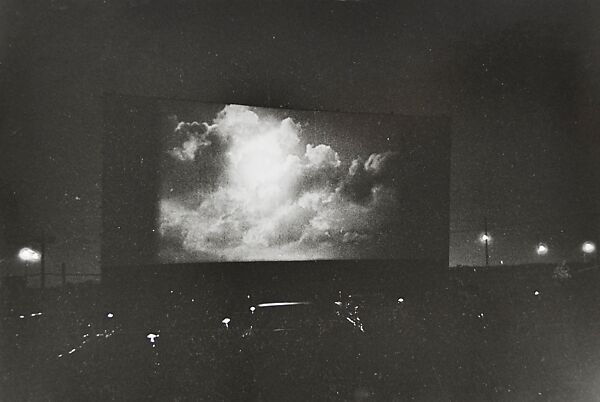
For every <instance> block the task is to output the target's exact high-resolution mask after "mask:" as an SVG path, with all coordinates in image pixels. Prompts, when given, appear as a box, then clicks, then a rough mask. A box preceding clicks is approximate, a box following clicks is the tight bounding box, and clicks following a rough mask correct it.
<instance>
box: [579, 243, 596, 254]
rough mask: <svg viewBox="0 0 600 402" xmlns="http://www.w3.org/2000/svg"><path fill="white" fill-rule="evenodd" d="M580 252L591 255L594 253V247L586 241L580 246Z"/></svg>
mask: <svg viewBox="0 0 600 402" xmlns="http://www.w3.org/2000/svg"><path fill="white" fill-rule="evenodd" d="M581 251H583V252H584V253H586V254H592V253H594V252H595V251H596V245H595V244H594V243H593V242H591V241H586V242H585V243H583V244H582V245H581Z"/></svg>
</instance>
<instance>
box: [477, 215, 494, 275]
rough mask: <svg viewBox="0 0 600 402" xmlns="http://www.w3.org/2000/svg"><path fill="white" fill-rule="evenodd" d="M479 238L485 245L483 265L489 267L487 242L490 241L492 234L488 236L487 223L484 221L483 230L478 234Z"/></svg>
mask: <svg viewBox="0 0 600 402" xmlns="http://www.w3.org/2000/svg"><path fill="white" fill-rule="evenodd" d="M479 240H480V241H481V242H482V243H483V244H484V245H485V266H486V267H489V265H490V251H489V244H490V242H491V241H492V236H490V235H489V233H488V232H487V223H486V228H485V232H484V233H482V234H481V236H479Z"/></svg>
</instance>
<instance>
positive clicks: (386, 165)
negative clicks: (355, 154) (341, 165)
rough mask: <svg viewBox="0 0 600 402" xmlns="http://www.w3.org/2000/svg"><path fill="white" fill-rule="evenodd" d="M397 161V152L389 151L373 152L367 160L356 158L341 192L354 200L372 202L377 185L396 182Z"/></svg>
mask: <svg viewBox="0 0 600 402" xmlns="http://www.w3.org/2000/svg"><path fill="white" fill-rule="evenodd" d="M396 162H397V154H396V153H394V152H389V151H388V152H385V153H380V154H371V155H370V156H369V158H368V159H367V160H366V161H364V160H363V159H362V158H360V157H359V158H356V159H354V160H353V161H352V163H351V164H350V167H349V169H348V174H347V175H346V176H345V177H344V178H343V179H342V181H341V183H340V186H339V188H338V192H339V194H340V195H341V196H342V197H343V198H344V199H346V200H349V201H352V202H357V203H368V202H370V201H371V200H372V199H373V192H374V190H375V189H376V187H377V186H382V185H386V186H389V185H393V184H394V182H395V177H396V170H395V167H396Z"/></svg>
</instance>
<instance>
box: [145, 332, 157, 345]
mask: <svg viewBox="0 0 600 402" xmlns="http://www.w3.org/2000/svg"><path fill="white" fill-rule="evenodd" d="M159 336H160V335H158V334H153V333H150V334H148V335H146V338H148V340H149V341H150V343H155V340H156V338H158V337H159Z"/></svg>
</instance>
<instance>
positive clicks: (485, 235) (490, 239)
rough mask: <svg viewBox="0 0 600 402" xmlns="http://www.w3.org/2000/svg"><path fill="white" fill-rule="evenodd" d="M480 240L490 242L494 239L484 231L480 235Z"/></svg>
mask: <svg viewBox="0 0 600 402" xmlns="http://www.w3.org/2000/svg"><path fill="white" fill-rule="evenodd" d="M479 240H481V242H482V243H485V242H486V241H487V242H488V243H489V242H491V241H492V236H490V235H489V234H487V233H482V234H481V236H479Z"/></svg>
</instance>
